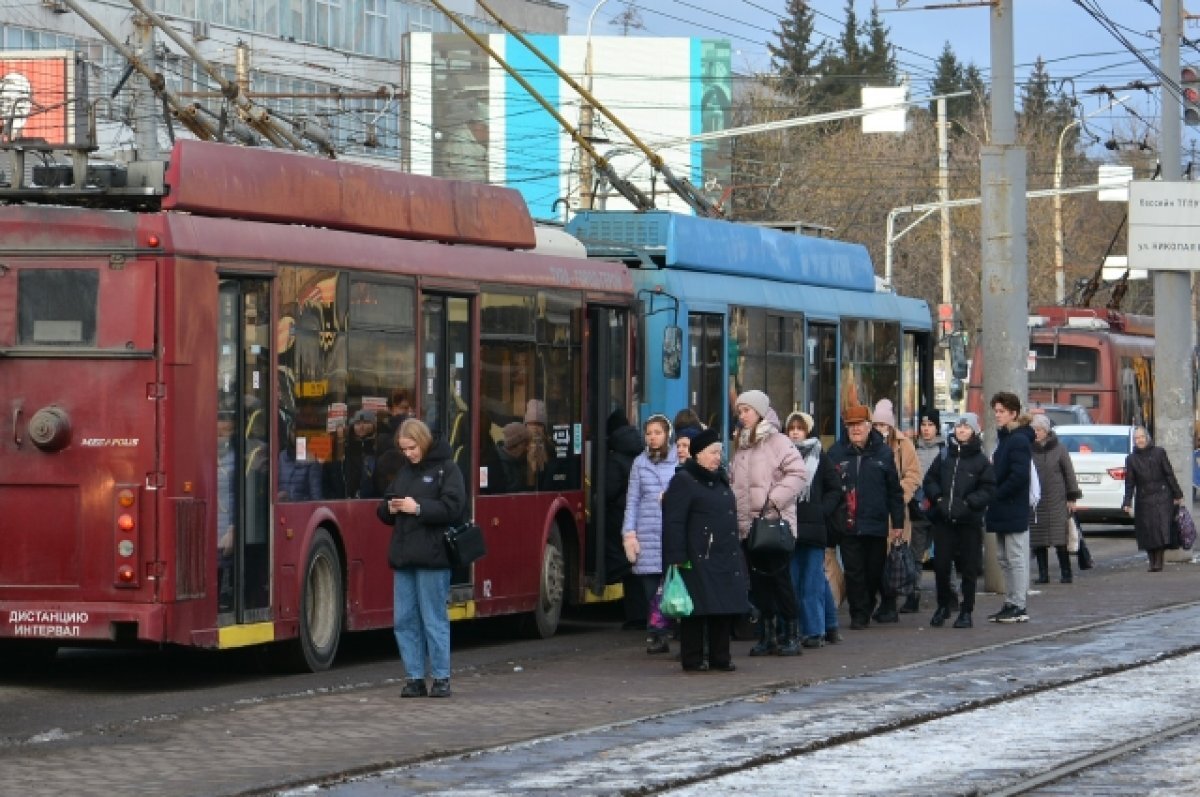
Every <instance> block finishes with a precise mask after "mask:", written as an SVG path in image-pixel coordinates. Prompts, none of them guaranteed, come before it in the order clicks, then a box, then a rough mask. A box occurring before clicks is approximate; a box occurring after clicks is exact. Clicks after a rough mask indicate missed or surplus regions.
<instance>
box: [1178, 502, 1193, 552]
mask: <svg viewBox="0 0 1200 797" xmlns="http://www.w3.org/2000/svg"><path fill="white" fill-rule="evenodd" d="M1175 523H1176V525H1178V526H1179V547H1181V548H1183V550H1185V551H1190V550H1192V546H1193V545H1195V544H1196V524H1195V522H1194V521H1193V520H1192V513H1191V512H1189V511H1187V507H1186V506H1184V505H1183V504H1180V505H1179V506H1178V507H1177V508H1176V509H1175Z"/></svg>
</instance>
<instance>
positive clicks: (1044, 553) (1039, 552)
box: [1033, 545, 1050, 584]
mask: <svg viewBox="0 0 1200 797" xmlns="http://www.w3.org/2000/svg"><path fill="white" fill-rule="evenodd" d="M1033 555H1034V557H1035V558H1036V559H1037V566H1038V577H1037V581H1035V582H1033V583H1035V584H1049V583H1050V552H1049V551H1048V550H1046V548H1045V547H1044V546H1041V545H1039V546H1038V547H1036V548H1034V549H1033Z"/></svg>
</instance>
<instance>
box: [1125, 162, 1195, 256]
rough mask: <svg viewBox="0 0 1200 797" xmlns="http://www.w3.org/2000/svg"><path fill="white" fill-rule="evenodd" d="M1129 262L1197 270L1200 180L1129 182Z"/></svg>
mask: <svg viewBox="0 0 1200 797" xmlns="http://www.w3.org/2000/svg"><path fill="white" fill-rule="evenodd" d="M1129 265H1130V267H1131V268H1136V269H1141V270H1148V271H1200V183H1163V182H1151V181H1148V180H1135V181H1134V182H1132V183H1130V184H1129Z"/></svg>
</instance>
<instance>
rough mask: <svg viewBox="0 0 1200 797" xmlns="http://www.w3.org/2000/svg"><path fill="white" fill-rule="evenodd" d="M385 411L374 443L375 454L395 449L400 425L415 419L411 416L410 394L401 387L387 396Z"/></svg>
mask: <svg viewBox="0 0 1200 797" xmlns="http://www.w3.org/2000/svg"><path fill="white" fill-rule="evenodd" d="M387 411H388V414H387V417H386V418H385V419H384V420H383V422H382V423H381V424H380V426H379V436H378V438H377V439H376V441H375V445H376V448H375V453H377V454H382V453H383V452H384V451H387V450H388V449H389V448H395V447H396V432H398V431H400V424H402V423H404V422H405V421H406V420H408V419H409V418H415V417H416V416H415V415H413V405H412V394H411V392H410V391H409V390H408V388H404V387H401V388H397V389H395V390H393V391H392V394H391V395H390V396H388V400H387Z"/></svg>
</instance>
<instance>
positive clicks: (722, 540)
mask: <svg viewBox="0 0 1200 797" xmlns="http://www.w3.org/2000/svg"><path fill="white" fill-rule="evenodd" d="M684 562H689V563H690V565H691V566H690V567H689V568H687V569H681V570H680V571H679V572H680V573H681V574H682V575H683V582H684V583H685V584H686V585H687V589H688V594H689V595H691V596H692V603H693V604H695V607H694V609H693V611H692V614H693V616H696V617H704V616H707V615H714V614H744V613H746V612H748V611H750V600H749V597H748V593H749V591H750V576H749V570H748V568H747V567H746V557H745V556H744V555H743V554H742V545H741V541H740V540H739V539H738V524H737V502H736V501H735V500H734V498H733V489H732V488H731V487H730V486H729V477H728V476H727V475H726V474H725V470H724V468H718V469H717V470H716V471H710V470H708V469H707V468H704V467H702V466H701V465H700V464H699V463H698V462H696V460H694V459H689V460H688V461H687V462H685V463H684V464H683V466H682V467H681V468H680V469H679V470H678V471H677V472H676V473H675V476H674V477H673V478H672V479H671V483H670V484H669V485H667V492H666V494H665V495H664V496H663V564H664V565H680V564H683V563H684Z"/></svg>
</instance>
